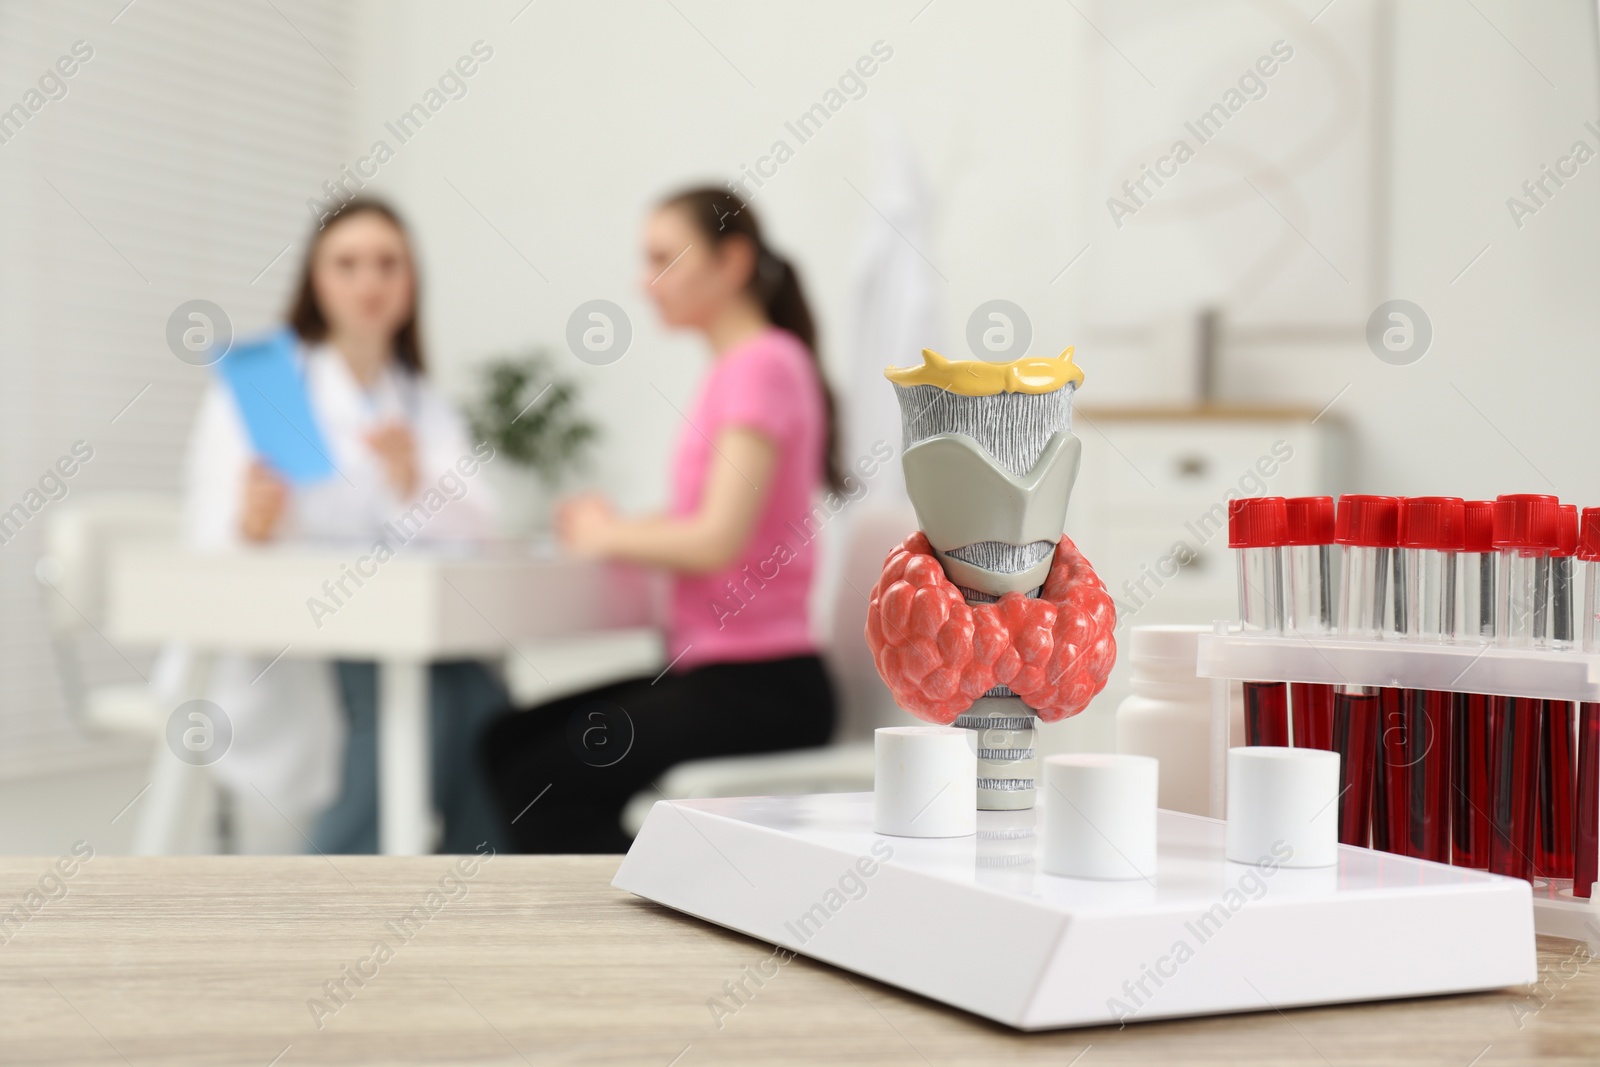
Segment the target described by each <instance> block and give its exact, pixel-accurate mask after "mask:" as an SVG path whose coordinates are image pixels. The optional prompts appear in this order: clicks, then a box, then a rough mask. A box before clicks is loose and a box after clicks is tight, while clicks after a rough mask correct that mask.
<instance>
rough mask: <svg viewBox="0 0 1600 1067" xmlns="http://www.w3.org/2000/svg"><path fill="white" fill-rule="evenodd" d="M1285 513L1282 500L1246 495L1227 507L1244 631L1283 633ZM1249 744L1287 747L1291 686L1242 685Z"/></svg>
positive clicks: (1246, 732) (1272, 683)
mask: <svg viewBox="0 0 1600 1067" xmlns="http://www.w3.org/2000/svg"><path fill="white" fill-rule="evenodd" d="M1287 537H1288V515H1287V512H1286V511H1285V509H1284V502H1283V497H1281V496H1266V497H1246V498H1243V499H1240V500H1233V501H1230V502H1229V504H1228V547H1230V548H1232V549H1234V550H1235V551H1236V552H1237V556H1238V561H1239V621H1240V622H1241V623H1242V624H1243V627H1244V629H1245V630H1247V631H1248V630H1254V631H1259V632H1262V633H1269V634H1281V633H1283V632H1284V596H1283V593H1284V588H1283V544H1284V541H1285V540H1286V539H1287ZM1244 733H1245V744H1247V745H1275V746H1285V745H1288V743H1289V687H1288V685H1287V684H1286V683H1284V682H1245V683H1244Z"/></svg>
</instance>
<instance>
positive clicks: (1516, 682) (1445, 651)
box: [1197, 622, 1600, 951]
mask: <svg viewBox="0 0 1600 1067" xmlns="http://www.w3.org/2000/svg"><path fill="white" fill-rule="evenodd" d="M1197 672H1198V674H1199V675H1200V677H1202V678H1210V679H1212V680H1213V703H1214V704H1215V702H1216V692H1217V691H1218V690H1221V691H1223V699H1224V701H1226V689H1227V681H1226V680H1228V679H1234V680H1247V681H1257V682H1322V683H1326V684H1330V685H1340V684H1347V685H1375V686H1393V687H1395V688H1399V689H1435V690H1443V691H1445V692H1452V693H1492V694H1494V695H1496V696H1509V697H1528V698H1531V699H1535V700H1570V701H1573V702H1575V703H1582V702H1584V701H1600V655H1588V654H1585V653H1582V652H1576V651H1559V652H1558V651H1553V650H1549V649H1533V648H1498V647H1495V646H1492V645H1474V644H1459V645H1441V644H1426V643H1423V642H1418V641H1399V640H1390V641H1357V640H1346V639H1343V638H1337V637H1306V636H1303V635H1292V636H1287V637H1275V636H1265V635H1262V634H1255V633H1252V634H1241V633H1235V632H1229V627H1228V625H1227V624H1225V623H1221V622H1219V623H1217V632H1216V633H1213V634H1205V635H1202V636H1201V638H1200V651H1199V660H1198V663H1197ZM1226 710H1227V707H1226V703H1224V704H1222V705H1221V706H1220V707H1213V709H1212V731H1213V735H1212V746H1211V758H1212V769H1211V774H1212V781H1213V782H1217V783H1220V782H1221V781H1222V780H1223V775H1222V774H1221V773H1219V765H1220V764H1219V761H1221V760H1225V759H1226V758H1227V748H1228V739H1227V734H1226V731H1227V726H1226V724H1227V721H1228V720H1227V718H1226ZM1219 716H1220V721H1221V723H1222V724H1223V725H1222V735H1221V736H1220V737H1219V736H1217V729H1218V727H1217V723H1218V721H1219ZM1213 802H1214V803H1215V802H1216V800H1215V798H1214V801H1213ZM1532 888H1533V893H1532V899H1533V922H1534V928H1535V929H1536V930H1537V931H1538V932H1539V933H1541V934H1548V935H1550V936H1552V937H1564V938H1569V939H1571V940H1574V941H1587V942H1588V944H1589V948H1590V951H1600V903H1597V902H1596V901H1597V900H1600V898H1591V899H1589V900H1585V899H1583V898H1582V897H1576V896H1573V893H1572V882H1571V880H1570V879H1566V878H1557V879H1549V880H1546V879H1540V880H1538V881H1537V882H1535V884H1534V885H1533V887H1532Z"/></svg>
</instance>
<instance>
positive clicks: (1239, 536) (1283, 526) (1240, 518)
mask: <svg viewBox="0 0 1600 1067" xmlns="http://www.w3.org/2000/svg"><path fill="white" fill-rule="evenodd" d="M1288 535H1289V517H1288V512H1287V511H1286V509H1285V508H1284V506H1283V497H1281V496H1256V497H1242V498H1240V499H1238V500H1230V501H1228V547H1229V548H1273V547H1275V546H1277V545H1281V544H1284V543H1285V541H1286V540H1287V538H1288Z"/></svg>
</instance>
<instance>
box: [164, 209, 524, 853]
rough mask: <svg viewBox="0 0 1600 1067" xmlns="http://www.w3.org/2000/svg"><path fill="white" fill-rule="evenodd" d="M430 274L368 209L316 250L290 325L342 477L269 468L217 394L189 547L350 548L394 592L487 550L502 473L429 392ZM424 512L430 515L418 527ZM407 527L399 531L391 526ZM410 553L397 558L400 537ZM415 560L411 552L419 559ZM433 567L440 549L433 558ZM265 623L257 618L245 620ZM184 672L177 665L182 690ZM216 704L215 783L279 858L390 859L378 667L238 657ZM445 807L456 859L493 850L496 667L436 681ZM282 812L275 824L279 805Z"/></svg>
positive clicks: (226, 394) (348, 590)
mask: <svg viewBox="0 0 1600 1067" xmlns="http://www.w3.org/2000/svg"><path fill="white" fill-rule="evenodd" d="M417 286H418V281H417V270H416V265H415V262H414V260H413V257H412V251H411V247H410V242H409V240H408V238H407V235H406V231H405V228H404V226H403V225H402V223H401V221H400V219H399V217H398V216H397V215H396V214H395V212H394V211H393V210H392V209H390V208H389V207H387V206H386V205H384V204H382V203H380V202H377V201H372V200H360V201H353V202H351V203H349V204H347V205H346V206H345V207H344V208H343V209H342V210H341V211H340V212H339V213H338V214H337V215H335V216H334V217H333V218H331V219H329V220H327V221H326V222H325V224H324V226H323V228H322V229H320V230H319V231H318V232H317V233H316V234H315V235H314V236H313V237H312V240H311V246H310V249H309V250H308V252H307V254H306V259H305V264H304V267H303V271H302V276H301V280H300V283H299V285H298V286H297V288H296V293H295V296H294V299H293V304H292V306H291V308H290V310H289V315H288V325H289V327H290V328H291V329H292V330H293V331H294V333H295V335H297V337H298V338H299V342H300V344H299V351H298V354H297V362H298V364H299V366H300V367H301V369H302V370H303V373H304V376H305V377H304V380H305V385H306V389H307V393H308V399H309V401H310V406H311V410H312V413H313V416H314V418H315V419H316V422H317V425H318V428H319V429H320V430H321V433H322V437H323V440H324V442H325V447H326V448H327V449H328V451H329V453H330V455H329V456H328V458H329V460H330V461H331V462H332V464H333V466H334V467H335V468H336V469H337V471H338V473H337V475H335V476H332V477H329V478H327V479H324V480H322V481H320V482H316V483H314V484H311V485H292V484H290V483H289V482H288V481H286V480H285V479H284V478H282V477H281V476H280V475H278V474H277V473H275V472H274V471H273V469H272V468H271V466H270V465H269V464H268V463H267V462H265V461H264V460H263V459H262V458H261V457H259V456H258V455H256V453H255V450H254V449H253V447H252V444H251V439H250V436H249V433H248V431H247V429H246V424H245V422H244V420H243V419H242V417H241V414H240V411H239V409H238V407H237V405H236V401H235V398H234V396H233V394H232V391H231V389H230V387H229V386H228V385H227V384H225V383H224V382H223V381H222V380H220V379H219V380H216V381H214V382H213V384H212V385H211V387H210V388H209V390H208V391H207V393H206V395H205V397H204V399H203V400H202V402H201V405H200V413H199V417H198V421H197V423H196V425H195V428H194V431H193V435H192V437H191V440H190V443H189V453H188V463H187V469H186V516H185V533H186V538H187V541H188V543H189V544H190V545H191V546H192V547H194V548H198V549H218V548H229V547H235V546H241V545H267V544H285V543H300V544H308V543H316V544H320V545H331V546H340V547H347V548H348V549H349V553H350V567H351V568H356V567H357V565H358V562H360V561H361V560H362V559H363V557H367V561H366V562H360V566H359V569H360V570H361V572H362V573H367V572H371V571H373V570H374V568H377V573H376V574H369V575H368V576H367V577H366V578H365V581H372V580H377V581H382V580H383V577H382V571H381V566H382V563H381V562H379V560H382V561H383V562H386V561H387V559H388V558H389V556H388V554H385V553H384V552H382V551H379V550H377V543H378V542H380V541H381V542H384V544H385V545H386V547H387V550H388V553H390V554H393V553H404V552H408V551H418V550H419V549H418V548H417V547H416V545H418V544H422V543H432V544H433V545H439V544H449V543H456V544H462V543H470V542H472V541H474V540H475V539H478V538H481V537H484V536H486V535H488V534H489V533H490V532H491V522H492V515H493V509H492V502H491V499H490V492H489V487H488V486H487V485H486V484H484V479H483V478H481V477H472V476H470V475H468V474H467V473H466V472H468V471H471V472H472V474H476V473H477V471H478V468H479V467H480V466H481V465H482V463H484V462H486V461H489V460H492V458H493V455H494V453H493V450H492V448H490V447H489V446H488V445H487V444H483V443H480V444H478V445H477V446H476V447H475V446H474V444H473V442H472V441H470V440H469V438H468V434H467V431H466V428H465V426H464V425H463V423H462V421H461V419H460V418H459V416H458V415H457V414H456V412H455V411H454V410H453V409H452V408H451V407H450V406H449V404H447V403H446V402H445V401H444V399H443V398H441V397H440V396H439V395H438V394H437V393H436V392H435V391H434V390H433V389H432V387H431V386H429V384H428V383H427V381H426V379H425V378H424V374H423V372H424V361H423V353H422V341H421V335H420V331H419V329H418V326H417V303H418V294H417ZM429 494H432V497H431V498H432V501H433V502H434V503H435V504H437V502H438V500H439V499H440V498H441V497H442V498H443V499H444V501H445V503H444V506H442V507H440V508H439V509H438V510H437V511H435V512H433V513H432V514H431V515H430V516H429V517H428V518H427V521H426V522H425V523H424V524H422V525H421V528H420V529H417V527H416V523H415V522H414V521H413V522H399V521H397V520H399V519H400V516H401V515H402V514H404V513H406V512H407V511H408V509H411V508H412V506H413V505H414V504H416V503H418V502H419V501H421V500H422V499H423V497H424V496H425V495H429ZM417 514H422V512H413V515H417ZM386 522H387V523H389V524H390V526H389V527H388V528H385V523H386ZM402 530H403V531H405V534H404V536H405V538H406V540H405V543H404V544H400V543H395V542H396V539H397V535H398V532H399V531H402ZM408 546H411V547H408ZM421 550H423V551H426V549H421ZM343 571H344V569H343V568H341V570H340V572H339V573H333V574H330V575H328V577H329V579H330V580H331V583H333V584H335V592H334V593H333V595H331V596H330V595H329V593H328V591H327V589H326V588H318V589H308V590H306V597H307V607H308V616H307V624H308V625H312V624H313V623H314V619H313V617H314V616H315V617H316V618H315V624H318V625H320V624H321V623H322V622H324V621H325V619H326V616H327V615H328V614H336V613H337V610H338V607H339V605H341V604H343V603H346V602H347V601H346V600H345V597H346V596H350V597H356V596H360V595H361V593H360V589H359V587H358V586H355V585H352V584H351V583H350V582H349V581H348V579H347V580H346V581H345V582H344V583H343V587H342V592H341V591H339V590H338V587H337V583H339V581H340V579H341V577H344V573H343ZM238 609H239V610H240V611H249V610H250V605H249V604H240V605H239V606H238ZM180 671H181V667H180V666H178V665H175V664H170V663H169V664H168V665H167V666H166V669H165V671H164V672H163V674H164V676H165V677H167V678H177V677H179V676H180ZM208 695H209V699H211V700H212V701H213V702H214V703H216V704H217V705H218V707H220V708H221V709H222V712H223V714H224V715H225V716H226V717H227V719H228V722H229V723H230V725H231V727H232V731H233V738H232V744H231V747H230V749H229V750H228V751H227V752H226V754H225V755H223V756H222V757H221V758H220V759H219V760H218V761H217V762H216V763H215V764H214V765H213V766H212V770H213V772H214V773H215V774H216V775H217V777H218V778H219V779H220V781H221V783H222V784H223V785H224V786H225V787H226V788H227V789H228V790H229V792H230V793H231V795H232V796H233V797H234V799H235V801H236V805H237V809H238V810H239V811H240V812H241V813H242V814H244V815H245V816H247V817H248V821H249V823H250V824H251V825H253V826H254V827H255V833H253V834H252V835H251V836H253V837H254V838H255V839H256V840H255V847H257V848H259V849H261V850H272V851H276V850H287V849H293V850H297V851H298V850H302V849H305V848H306V847H307V846H308V845H309V846H310V847H312V848H315V849H317V850H318V851H321V852H329V853H334V852H375V851H376V850H377V844H378V838H377V771H376V764H377V745H376V715H377V671H376V666H375V665H374V664H372V663H355V662H339V663H329V662H325V661H316V660H307V659H300V658H298V657H296V655H295V653H294V649H293V647H292V646H291V647H290V648H289V649H288V650H287V651H286V652H285V653H284V654H283V655H282V657H281V658H280V659H278V660H277V661H268V660H267V659H265V658H255V657H246V656H225V657H221V658H220V660H219V662H217V663H215V665H214V666H213V668H212V670H211V672H210V684H209V693H208ZM430 702H431V712H432V723H433V729H432V734H433V738H432V740H433V789H434V793H433V795H434V802H435V804H436V806H437V807H438V809H439V812H440V814H441V815H442V816H443V837H442V840H441V841H440V848H441V850H442V851H446V852H470V851H472V850H473V848H474V847H475V846H476V845H477V844H478V843H479V842H480V841H483V840H485V839H486V838H490V837H492V836H493V835H494V834H495V833H497V830H496V823H495V821H494V819H493V816H492V814H491V811H492V809H491V807H490V801H489V799H488V794H487V792H486V791H485V789H484V786H483V784H482V782H481V781H480V779H479V776H478V775H477V774H476V773H475V772H474V769H473V753H474V751H475V748H474V746H475V743H476V740H477V734H478V732H479V730H480V727H481V725H482V724H483V723H484V722H485V721H487V719H488V718H489V717H491V716H492V714H493V713H494V712H496V711H497V710H499V709H500V708H502V707H503V706H504V705H505V703H506V695H505V692H504V689H503V687H502V686H501V683H500V681H499V679H498V678H497V677H496V676H495V675H494V674H493V673H491V671H490V670H489V669H487V668H486V667H485V666H484V665H483V664H480V663H477V662H456V663H446V664H436V665H435V666H434V667H433V669H432V671H431V676H430ZM263 800H264V801H265V806H264V807H263V805H262V801H263Z"/></svg>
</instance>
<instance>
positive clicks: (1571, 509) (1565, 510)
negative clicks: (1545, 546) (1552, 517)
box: [1550, 504, 1578, 556]
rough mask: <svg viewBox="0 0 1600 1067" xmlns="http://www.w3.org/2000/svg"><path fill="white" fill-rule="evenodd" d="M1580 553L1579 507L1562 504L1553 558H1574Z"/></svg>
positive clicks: (1557, 523)
mask: <svg viewBox="0 0 1600 1067" xmlns="http://www.w3.org/2000/svg"><path fill="white" fill-rule="evenodd" d="M1577 553H1578V505H1576V504H1562V505H1561V508H1560V513H1559V514H1557V515H1556V547H1555V548H1554V549H1552V550H1551V552H1550V554H1551V555H1552V556H1574V555H1577Z"/></svg>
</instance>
